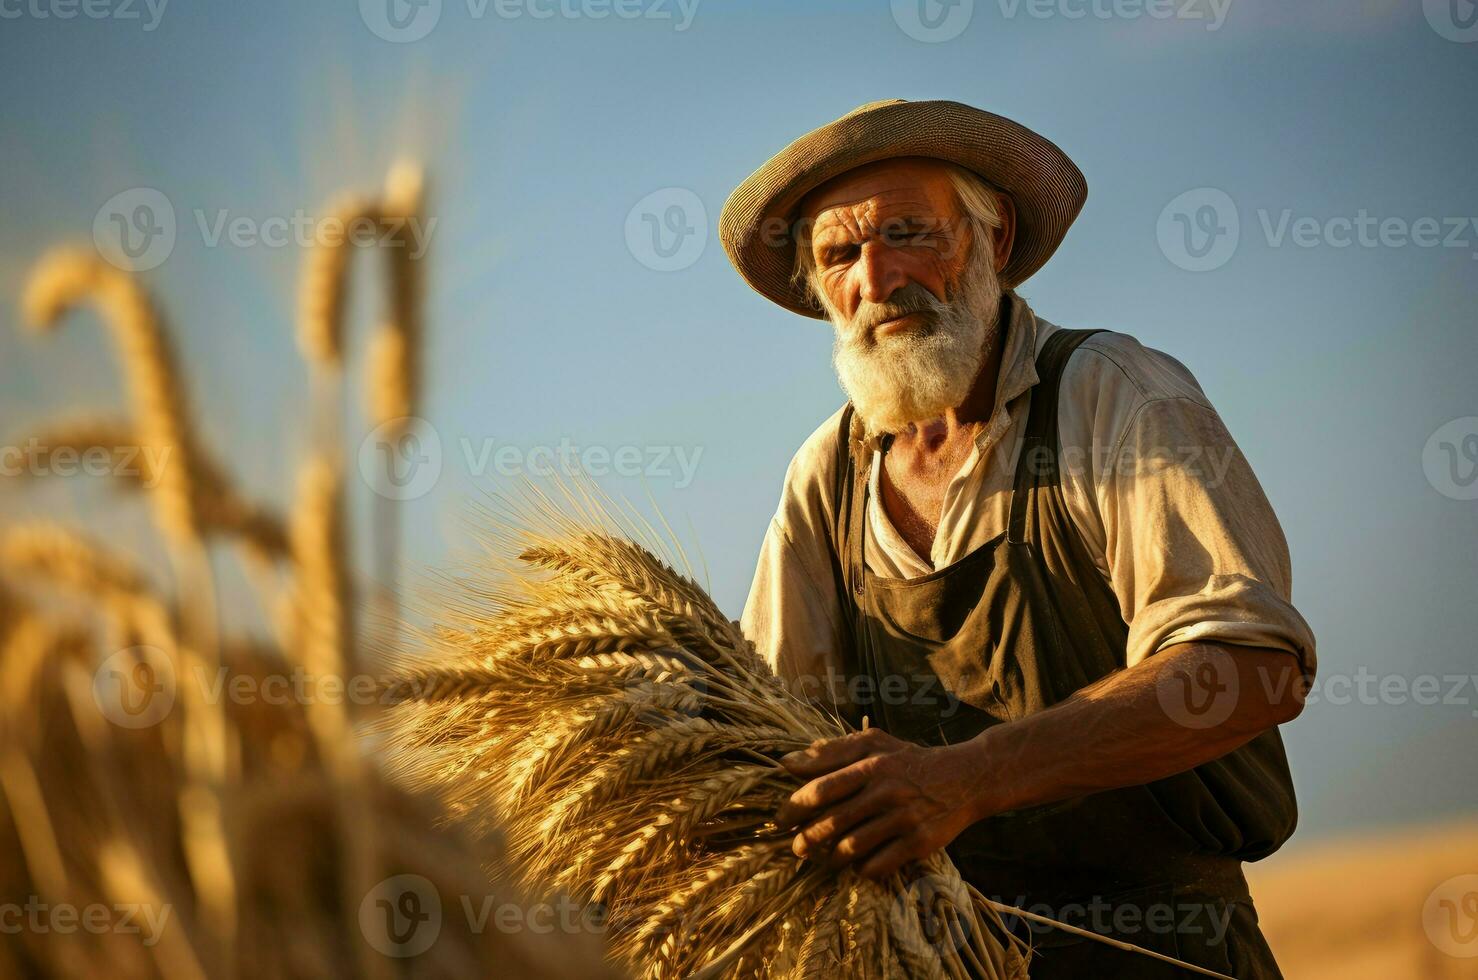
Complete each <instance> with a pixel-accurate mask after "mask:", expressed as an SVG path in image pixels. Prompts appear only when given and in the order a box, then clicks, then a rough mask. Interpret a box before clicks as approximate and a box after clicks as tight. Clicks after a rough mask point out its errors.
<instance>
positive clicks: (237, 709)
mask: <svg viewBox="0 0 1478 980" xmlns="http://www.w3.org/2000/svg"><path fill="white" fill-rule="evenodd" d="M346 200H347V199H346ZM423 207H424V201H423V186H422V180H421V174H420V171H419V169H418V168H416V167H414V166H408V165H405V166H399V167H397V168H395V169H394V170H393V171H392V173H391V175H390V178H389V180H388V181H387V186H386V188H385V190H384V192H383V193H382V194H380V195H376V196H373V197H359V198H354V199H353V200H352V201H350V202H349V203H343V202H341V203H340V204H338V205H336V206H335V209H334V210H335V212H336V213H338V214H340V215H342V214H344V213H345V212H346V211H350V210H352V211H353V213H355V214H358V215H368V216H371V217H374V218H377V219H378V218H390V217H399V218H401V219H404V218H406V217H407V216H411V215H417V214H419V213H420V212H421V210H422V209H423ZM398 225H399V226H403V222H400V223H395V222H387V227H396V226H398ZM388 244H389V245H390V246H391V247H389V248H387V249H385V250H384V257H385V258H386V260H387V261H386V273H387V274H386V276H385V279H386V281H387V283H388V284H389V288H388V291H387V292H388V302H387V304H386V306H387V313H386V315H385V318H384V321H383V322H382V324H381V326H380V327H379V329H378V331H377V332H376V333H375V335H374V337H373V338H372V341H371V344H370V348H369V355H368V357H369V368H368V370H369V374H370V377H371V384H370V386H369V391H370V394H371V421H372V422H373V423H374V424H376V425H377V426H384V427H385V429H386V430H387V431H388V432H390V433H393V432H395V431H398V430H397V426H403V425H404V419H405V418H406V417H407V416H410V415H412V414H413V412H414V410H415V404H416V399H417V392H418V364H417V353H418V349H419V343H420V338H421V330H422V327H421V312H420V305H421V294H422V288H421V282H422V270H421V268H420V257H419V256H416V255H412V254H411V252H410V250H409V249H408V248H405V247H404V245H405V242H404V241H401V242H398V243H397V242H395V241H394V240H391V241H389V242H388ZM397 245H398V246H400V247H396V246H397ZM349 249H350V246H349V245H348V244H347V243H346V244H331V245H330V244H324V245H316V246H314V247H313V248H312V249H310V251H309V254H308V256H307V258H306V262H305V270H304V282H303V287H302V298H301V315H300V330H299V336H300V340H301V344H302V347H303V349H304V351H305V353H306V354H307V355H308V358H309V360H310V363H312V364H313V366H314V370H315V377H316V379H317V380H316V381H315V384H316V385H319V386H321V387H332V386H333V385H335V384H336V379H337V376H338V374H340V373H341V371H342V365H343V334H344V327H345V322H344V321H345V310H346V301H345V295H346V288H347V287H346V283H347V279H348V272H349V269H350V264H351V262H350V258H351V257H350V254H349ZM84 305H89V306H91V307H93V308H95V310H96V312H97V314H98V315H99V318H100V320H101V322H102V323H103V324H104V325H105V326H106V327H107V328H108V330H109V332H110V333H111V335H112V337H113V339H114V341H115V344H116V347H117V349H118V353H119V358H120V361H121V364H122V368H123V371H124V374H125V377H126V380H127V382H128V392H129V399H130V403H131V410H130V412H129V413H128V414H127V415H123V416H118V417H105V418H86V419H73V420H63V421H61V422H58V423H55V424H53V425H49V426H44V427H43V429H42V431H41V432H40V434H39V435H37V437H36V441H35V443H33V445H39V446H40V447H41V450H42V451H43V452H57V451H60V450H63V449H70V450H72V451H75V452H81V451H87V450H94V449H102V450H104V451H116V450H118V449H119V448H121V447H130V448H135V449H138V448H141V449H143V450H144V452H142V453H138V454H136V458H138V459H141V460H144V461H145V463H144V465H143V466H142V467H141V468H137V469H135V470H134V471H132V472H131V473H128V474H127V477H126V478H127V480H128V481H129V482H130V483H131V484H132V485H133V486H134V487H135V488H142V489H146V490H147V491H148V493H149V494H150V499H151V501H152V505H153V507H152V512H153V514H154V517H155V521H156V523H157V525H158V527H159V529H160V531H161V533H162V535H163V538H164V540H165V542H166V545H167V548H168V551H169V555H170V559H171V566H172V567H171V569H170V571H171V573H172V574H171V575H169V576H168V578H169V579H170V581H165V582H160V581H157V580H156V576H152V575H149V574H146V572H145V571H144V570H143V569H141V568H139V567H137V564H136V562H135V561H134V560H133V559H131V558H130V557H129V556H126V555H122V554H118V553H115V552H114V551H112V550H110V549H108V548H106V547H104V546H102V545H100V544H97V543H95V542H93V541H91V540H89V539H87V538H86V537H85V536H84V535H82V534H81V533H79V532H77V531H75V530H72V529H69V528H67V527H63V526H60V525H52V524H35V525H26V526H18V527H8V528H0V794H3V796H0V884H3V888H0V895H3V896H4V900H5V901H6V902H13V903H15V904H17V905H20V906H23V907H29V906H30V905H41V906H46V907H52V908H55V907H58V906H68V907H70V908H72V909H73V910H74V914H75V913H76V912H77V911H80V910H84V909H90V908H93V907H98V906H101V907H104V908H106V909H107V910H108V915H109V916H110V922H109V924H108V927H106V928H101V929H91V928H89V929H75V928H74V929H72V930H58V929H52V928H45V929H35V928H32V929H26V928H23V929H21V931H20V932H19V934H18V935H16V936H14V937H11V938H9V939H8V940H7V942H6V944H5V945H4V946H0V973H3V974H4V975H7V976H25V975H57V974H61V975H72V976H92V975H109V976H121V977H148V976H169V977H171V978H175V977H185V978H189V977H207V976H209V977H234V976H247V977H257V976H266V977H277V976H284V977H285V976H370V977H374V976H389V975H401V974H405V973H410V972H415V973H422V972H427V973H430V974H433V975H443V974H445V975H453V974H492V973H495V972H496V974H497V975H499V976H523V977H565V976H575V975H579V976H601V975H603V974H604V973H605V970H606V968H605V967H604V966H603V965H602V960H601V957H600V956H599V953H598V950H597V949H595V948H593V947H592V945H591V944H590V943H588V942H587V943H581V942H579V941H572V939H576V940H578V937H569V936H563V937H553V936H544V935H537V934H534V933H520V934H510V933H506V932H499V931H496V930H493V929H478V928H474V927H473V924H472V923H471V921H464V920H462V918H461V917H459V916H457V915H451V914H448V915H446V916H444V917H443V921H442V922H440V923H439V927H440V935H439V938H438V939H437V941H436V942H435V943H433V944H432V946H431V947H430V948H429V949H428V950H426V951H425V952H422V953H420V954H419V955H417V956H416V957H414V958H405V959H397V958H395V957H394V956H386V955H383V952H384V951H382V950H378V949H376V948H375V945H374V944H373V943H371V942H368V941H367V938H366V937H367V933H366V929H367V928H368V927H367V926H366V925H365V920H364V918H363V907H364V906H366V903H368V902H370V896H371V895H372V894H373V892H374V889H375V888H376V885H377V883H379V882H381V881H382V880H384V879H385V878H387V877H389V876H392V875H397V874H416V875H420V876H422V877H424V878H425V879H427V881H429V882H430V884H431V886H432V887H433V888H435V889H436V890H437V892H438V893H439V894H440V895H442V896H444V897H446V898H447V904H448V906H452V907H454V906H455V904H456V902H455V897H456V896H469V897H471V896H484V895H488V894H489V893H490V889H492V888H494V887H495V886H496V888H497V889H498V892H499V894H500V896H502V897H504V898H505V899H506V898H508V897H510V896H513V895H515V894H516V893H515V892H512V891H511V890H509V889H507V887H506V886H505V885H504V884H503V883H502V882H501V881H497V880H492V881H490V880H489V879H488V878H487V877H486V875H485V874H484V873H483V871H482V870H481V868H482V867H484V866H487V865H489V864H494V863H496V858H497V851H496V849H495V846H494V844H493V842H492V841H491V839H490V837H487V836H484V837H476V838H474V837H472V836H470V835H467V834H465V833H460V832H453V831H449V830H444V829H438V828H437V826H436V824H437V820H438V813H437V810H436V808H435V806H434V805H432V804H430V803H429V802H428V801H425V800H422V799H418V798H416V797H414V796H413V795H410V794H407V793H405V792H404V791H402V790H399V789H396V788H393V787H391V786H389V785H388V784H387V783H386V782H385V780H384V778H383V777H382V776H381V775H380V773H379V771H378V770H377V769H376V768H375V767H374V766H373V765H371V764H369V763H368V762H367V761H366V760H365V759H364V757H363V755H362V753H361V750H360V748H359V747H358V745H357V743H356V739H355V731H354V724H353V721H354V719H353V718H352V717H351V714H350V710H349V708H348V706H347V703H346V699H344V698H342V697H340V698H333V697H308V698H298V699H294V698H288V699H286V700H285V701H278V700H276V699H274V700H273V701H272V702H270V703H269V701H268V700H267V699H264V698H249V699H245V700H241V701H237V700H234V699H233V698H231V697H229V696H226V695H225V694H223V693H222V692H224V691H228V690H230V687H229V685H231V684H232V683H234V682H235V681H238V680H241V679H245V680H248V681H252V682H254V686H252V687H251V688H249V689H251V690H256V691H261V690H263V689H264V684H265V683H266V682H267V681H269V680H270V679H273V678H275V679H278V680H284V679H286V678H287V677H288V675H289V674H290V672H292V671H294V670H299V669H300V670H301V671H303V672H305V673H306V675H307V676H308V677H311V678H319V679H321V678H333V677H337V678H340V679H342V680H344V681H346V682H347V680H348V679H349V678H350V677H351V676H352V675H353V674H354V672H355V671H356V670H357V669H360V667H361V665H360V664H359V657H358V656H357V654H356V636H357V635H358V624H357V618H358V617H357V616H356V611H357V609H358V606H359V604H358V603H357V602H356V598H355V591H356V590H355V589H354V587H353V575H352V574H351V570H350V567H349V559H348V554H349V548H348V545H349V539H350V533H349V528H348V527H347V525H346V516H345V488H344V480H343V477H342V469H341V463H340V461H341V459H342V456H343V446H342V421H341V419H340V418H339V414H338V408H337V406H336V404H335V401H334V400H333V399H329V398H319V399H317V406H318V407H317V408H316V409H315V414H316V415H317V416H318V418H317V419H316V420H315V426H314V431H315V445H314V447H313V450H312V452H311V453H310V454H309V457H308V458H307V460H306V461H305V462H304V463H303V465H302V467H301V471H300V475H299V479H298V488H297V494H296V499H295V501H294V504H293V507H292V511H291V513H290V515H288V516H287V517H286V518H284V517H283V516H282V515H280V514H277V513H274V512H273V510H272V509H271V508H269V507H266V506H263V505H261V504H258V503H256V502H254V501H252V500H251V499H250V498H249V497H248V496H247V495H246V494H244V493H243V492H241V490H240V489H239V488H238V487H237V485H236V484H235V482H234V481H233V480H232V478H231V476H230V475H229V473H228V471H227V469H226V468H225V466H224V465H223V464H222V463H221V461H220V459H219V458H217V457H215V456H213V455H212V454H211V453H210V452H209V451H208V450H207V447H206V446H205V445H204V444H203V442H202V440H201V438H200V435H199V433H198V431H197V429H196V426H195V424H194V423H195V421H196V418H197V416H196V415H195V413H194V411H193V410H192V408H191V406H190V404H189V400H188V398H187V393H186V390H185V385H184V381H183V378H182V377H181V375H180V372H179V369H178V365H177V364H176V362H175V357H174V354H173V349H172V346H171V343H170V340H169V335H168V331H167V330H166V328H165V325H164V323H163V320H162V317H161V316H160V314H159V311H158V309H157V308H156V306H155V305H154V303H153V302H152V301H151V299H150V297H149V296H148V294H147V293H146V292H145V291H144V290H143V288H142V287H141V286H140V284H139V283H138V282H137V280H136V279H135V278H134V277H133V276H132V275H130V274H129V273H126V272H124V271H122V270H120V269H117V268H115V267H113V266H112V265H109V264H108V263H106V262H104V261H102V260H101V259H100V258H99V257H98V256H97V255H96V254H94V253H92V252H91V251H88V250H80V249H70V248H67V249H59V250H57V251H54V252H52V253H50V254H48V255H46V256H45V257H44V258H43V259H42V260H41V262H40V263H39V265H38V266H37V268H36V269H35V271H34V273H33V274H32V276H31V278H30V280H29V283H28V284H27V287H26V290H25V294H24V297H23V300H22V309H23V313H24V318H25V320H26V322H27V323H28V324H29V325H31V326H32V327H33V328H35V329H36V330H48V329H52V328H54V327H55V326H56V325H58V324H59V323H60V322H61V321H62V320H64V319H65V318H67V316H68V315H69V314H70V313H72V312H73V311H74V310H76V309H78V308H79V307H82V306H84ZM150 461H153V463H152V464H151V463H150ZM151 465H152V466H157V469H151ZM391 516H393V515H391ZM376 527H377V528H379V529H380V534H379V539H378V540H377V542H376V549H375V552H376V555H377V557H378V560H379V561H380V562H381V563H382V565H381V568H382V578H381V581H382V582H385V581H386V578H385V577H384V574H383V569H385V568H393V564H394V556H395V550H394V538H395V536H396V535H395V530H394V524H393V520H385V521H377V522H376ZM213 549H219V550H222V551H231V552H236V553H239V554H241V555H242V556H243V557H244V559H245V561H246V562H247V564H248V566H249V568H251V569H253V570H255V573H256V580H257V581H258V582H259V583H260V585H261V587H262V589H263V590H264V591H265V592H266V593H267V595H266V596H265V599H266V601H267V603H268V607H269V608H271V609H273V610H278V611H279V615H278V616H277V621H276V622H275V623H274V624H273V629H272V630H271V631H270V632H272V633H273V634H274V635H275V640H273V641H270V642H268V641H252V640H247V639H242V638H235V637H222V636H221V635H220V633H219V630H218V627H217V618H216V602H217V599H216V585H215V579H214V574H213V572H214V569H213V566H212V559H213V555H214V553H215V552H214V551H213ZM115 651H116V653H115ZM110 654H112V656H111V658H110V657H109V655H110ZM120 658H121V659H120ZM100 663H101V664H102V665H103V666H104V667H105V668H108V669H107V670H104V671H100V670H99V667H100ZM108 665H111V667H110V668H109V667H108ZM218 670H224V671H225V677H226V680H225V682H224V685H223V686H222V687H220V688H218V689H216V692H215V693H214V694H212V693H211V686H210V685H209V684H208V683H206V682H207V680H209V679H210V678H213V677H216V676H218V675H217V671H218ZM119 677H122V678H125V679H126V678H129V677H131V678H133V679H134V680H135V681H136V682H137V683H138V684H140V685H146V686H145V687H143V688H141V689H140V690H137V691H133V692H132V693H133V694H135V695H137V694H143V695H144V696H146V697H147V696H150V692H151V691H152V690H159V689H166V690H168V692H169V694H171V695H173V697H174V700H173V702H172V704H171V705H170V706H169V707H168V710H167V712H166V713H164V716H163V717H162V718H160V719H159V720H158V721H157V722H156V723H153V724H148V725H143V726H141V727H130V726H128V725H125V724H119V723H118V716H117V715H116V714H110V713H109V711H108V710H107V701H108V697H109V695H108V694H107V692H106V691H105V690H103V687H104V685H102V684H101V683H100V679H116V678H119ZM147 685H152V687H149V686H147ZM161 685H162V688H161ZM123 686H126V685H122V686H120V693H119V694H118V696H119V697H123V696H125V695H124V693H122V687H123ZM115 708H116V705H115ZM130 907H142V908H144V909H149V910H153V911H154V913H155V914H156V915H165V916H167V918H165V919H164V921H163V923H161V928H160V929H159V931H158V934H157V935H149V934H148V933H141V932H140V931H139V930H138V929H137V928H130V926H137V925H138V923H124V922H121V921H117V920H118V919H119V918H120V916H121V915H122V914H123V913H121V912H120V910H121V909H125V908H130ZM371 911H372V912H373V911H374V910H373V909H372V910H371ZM392 952H393V950H392Z"/></svg>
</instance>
